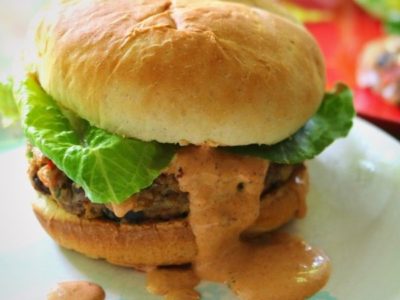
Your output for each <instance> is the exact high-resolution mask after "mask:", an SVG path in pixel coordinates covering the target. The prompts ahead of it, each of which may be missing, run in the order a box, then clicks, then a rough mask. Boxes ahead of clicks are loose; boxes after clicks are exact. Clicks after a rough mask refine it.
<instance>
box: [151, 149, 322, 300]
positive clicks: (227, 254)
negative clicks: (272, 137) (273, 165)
mask: <svg viewBox="0 0 400 300" xmlns="http://www.w3.org/2000/svg"><path fill="white" fill-rule="evenodd" d="M268 165H269V164H268V162H267V161H265V160H262V159H259V158H254V157H244V156H239V155H233V154H227V153H224V152H221V151H218V150H215V149H212V148H208V147H186V148H183V149H182V150H180V152H179V153H178V154H177V157H176V159H175V161H174V164H173V167H172V170H171V172H176V171H177V170H180V173H181V174H182V176H180V177H179V178H178V181H179V184H180V187H181V189H182V190H183V191H185V192H187V193H189V197H190V216H189V221H190V224H191V227H192V230H193V233H194V235H195V238H196V243H197V246H198V254H197V257H196V259H195V261H194V262H193V267H192V268H193V272H188V271H186V273H182V274H178V275H177V274H175V275H174V274H172V273H170V274H169V275H168V276H167V277H168V280H160V277H162V274H160V272H162V271H160V270H162V269H156V270H154V271H153V273H151V272H150V274H149V276H148V287H151V288H149V290H150V291H151V292H153V293H156V294H159V295H164V296H166V299H169V300H181V299H192V298H179V297H174V296H173V292H174V291H179V290H186V291H188V290H190V289H192V290H193V289H194V287H195V284H193V282H190V283H191V284H190V285H187V283H186V279H185V280H183V279H182V276H185V275H184V274H186V275H187V276H188V277H193V276H195V278H197V277H198V278H200V279H203V280H209V281H214V282H220V283H226V284H227V285H228V286H229V287H230V289H231V290H232V291H233V292H234V293H235V294H236V295H237V296H238V297H239V299H245V300H270V299H271V300H272V299H286V300H291V299H293V300H297V299H304V298H306V297H308V296H311V295H313V294H314V293H315V292H317V291H318V290H320V289H321V288H322V287H323V286H324V285H325V283H326V282H327V280H328V278H329V273H330V263H329V259H328V257H327V256H326V255H325V254H324V253H323V252H322V251H320V250H318V249H315V248H312V247H311V246H309V245H308V244H306V243H305V242H304V241H302V240H301V239H299V238H297V237H294V236H291V235H289V234H286V233H279V232H277V233H271V234H265V235H263V236H259V237H257V238H252V239H244V238H243V237H242V233H243V232H244V231H246V229H248V228H249V227H250V226H251V225H253V224H254V223H255V222H256V220H257V218H258V216H259V210H260V195H261V193H262V190H263V187H264V177H265V174H266V172H267V170H268ZM238 185H240V188H238ZM192 279H193V278H192ZM189 281H190V280H189ZM181 283H182V285H180V284H181ZM160 285H163V288H162V289H157V286H160ZM165 291H168V292H165ZM171 295H172V296H171ZM193 299H198V298H193Z"/></svg>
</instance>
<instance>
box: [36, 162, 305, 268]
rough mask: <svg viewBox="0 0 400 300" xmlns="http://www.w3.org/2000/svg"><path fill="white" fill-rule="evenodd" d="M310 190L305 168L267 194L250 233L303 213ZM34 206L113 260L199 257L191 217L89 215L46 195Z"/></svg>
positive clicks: (81, 247)
mask: <svg viewBox="0 0 400 300" xmlns="http://www.w3.org/2000/svg"><path fill="white" fill-rule="evenodd" d="M307 189H308V175H307V171H306V169H305V168H300V169H299V170H297V171H296V172H295V174H293V175H292V177H291V179H290V180H289V181H288V182H287V183H285V184H284V185H282V186H281V187H279V188H278V189H276V190H274V191H272V192H271V193H268V194H267V195H265V196H264V197H263V199H262V201H261V207H260V217H259V219H258V220H257V222H256V224H255V225H254V226H253V227H251V228H250V229H249V230H248V231H247V232H246V234H258V233H261V232H267V231H271V230H273V229H276V228H278V227H280V226H282V225H283V224H285V223H287V222H289V221H290V220H291V219H293V218H295V217H303V216H304V214H305V204H304V198H305V195H306V193H307ZM33 210H34V212H35V214H36V217H37V218H38V220H39V221H40V223H41V225H42V226H43V228H44V229H45V230H46V231H47V233H48V234H49V235H50V236H51V237H52V238H53V239H54V240H55V241H56V242H57V243H58V244H60V245H61V246H63V247H65V248H67V249H72V250H75V251H77V252H80V253H82V254H85V255H87V256H89V257H92V258H101V259H105V260H107V261H108V262H110V263H112V264H116V265H121V266H129V267H135V268H138V269H144V268H146V267H147V266H159V265H181V264H186V263H190V262H192V261H193V260H194V258H195V257H196V253H197V246H196V243H195V238H194V235H193V233H192V230H191V228H190V225H189V221H188V219H187V218H184V219H175V220H171V221H167V222H157V221H149V222H147V223H141V224H119V223H116V222H113V221H108V220H100V219H91V220H89V219H83V218H79V217H77V216H76V215H73V214H70V213H68V212H66V211H64V210H63V209H62V208H60V207H59V206H58V205H57V204H56V202H55V201H53V200H52V199H51V198H50V197H44V196H41V197H40V198H38V199H37V201H35V202H34V203H33Z"/></svg>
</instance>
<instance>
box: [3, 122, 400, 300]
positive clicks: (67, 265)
mask: <svg viewBox="0 0 400 300" xmlns="http://www.w3.org/2000/svg"><path fill="white" fill-rule="evenodd" d="M309 167H310V173H311V180H312V188H311V191H310V195H309V199H308V203H309V213H308V216H307V218H306V219H304V220H300V221H296V222H294V223H293V224H292V225H291V226H290V228H289V229H290V230H292V231H294V232H296V233H298V234H299V235H300V236H303V237H304V238H305V239H306V240H307V241H309V242H310V243H311V244H313V245H316V246H319V247H321V248H322V249H324V250H325V251H326V252H327V253H328V254H329V255H330V257H331V258H332V264H333V273H332V276H331V279H330V281H329V283H328V285H327V286H326V287H325V288H324V289H323V292H322V293H320V294H319V295H318V296H316V297H314V298H313V299H319V300H328V299H340V300H347V299H348V300H398V299H400V144H399V143H398V142H396V141H395V140H393V139H392V138H390V137H389V136H387V135H386V134H384V133H383V132H381V131H380V130H378V129H376V128H374V127H372V126H371V125H369V124H367V123H366V122H364V121H361V120H357V121H356V123H355V127H354V128H353V130H352V132H351V134H350V135H349V137H348V138H346V139H342V140H340V141H338V142H336V143H335V144H334V145H333V146H332V147H330V148H329V150H327V151H325V152H324V153H323V154H322V155H321V156H319V157H318V158H316V159H314V160H313V161H311V162H309ZM0 187H1V189H0V193H1V204H2V206H1V214H0V286H1V288H0V299H8V300H11V299H16V300H24V299H29V300H35V299H38V300H39V299H40V300H43V299H45V298H46V294H47V292H48V291H49V290H50V289H51V288H52V287H53V286H54V285H55V284H56V283H57V282H59V281H65V280H77V279H86V280H91V281H94V282H97V283H99V284H101V285H102V286H103V287H104V288H105V290H106V292H107V299H108V300H117V299H118V300H122V299H124V300H130V299H147V300H151V299H161V298H160V297H155V296H151V295H149V294H148V293H147V292H146V290H145V277H144V276H143V274H140V273H138V272H135V271H132V270H130V269H127V268H119V267H113V266H111V265H109V264H107V263H105V262H103V261H96V260H92V259H88V258H86V257H83V256H81V255H79V254H76V253H74V252H72V251H68V250H64V249H61V248H59V247H58V246H56V245H55V244H54V243H53V242H52V241H51V240H50V238H48V237H47V235H46V234H45V233H44V232H43V230H42V229H41V227H40V225H39V223H38V222H37V221H36V220H35V218H34V216H33V213H32V212H31V210H30V205H29V202H30V200H31V199H33V197H35V193H34V192H33V191H32V188H31V187H30V185H29V183H28V180H27V177H26V162H25V158H24V149H22V148H19V149H17V150H14V151H9V152H5V153H3V154H1V155H0ZM200 290H201V292H202V294H203V298H202V299H210V300H211V299H214V300H215V299H226V300H228V299H235V297H233V296H232V295H231V294H229V291H228V290H227V289H226V288H225V287H223V286H221V285H217V284H209V283H203V284H202V285H201V286H200ZM329 295H330V296H329Z"/></svg>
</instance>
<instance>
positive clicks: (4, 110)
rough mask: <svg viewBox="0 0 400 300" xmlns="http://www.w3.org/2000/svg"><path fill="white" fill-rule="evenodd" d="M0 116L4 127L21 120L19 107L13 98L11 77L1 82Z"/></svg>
mask: <svg viewBox="0 0 400 300" xmlns="http://www.w3.org/2000/svg"><path fill="white" fill-rule="evenodd" d="M0 115H1V121H2V126H3V127H8V126H10V125H12V124H13V123H15V122H16V121H18V120H19V111H18V106H17V104H16V103H15V100H14V96H13V81H12V79H11V78H10V77H9V78H5V79H2V80H0Z"/></svg>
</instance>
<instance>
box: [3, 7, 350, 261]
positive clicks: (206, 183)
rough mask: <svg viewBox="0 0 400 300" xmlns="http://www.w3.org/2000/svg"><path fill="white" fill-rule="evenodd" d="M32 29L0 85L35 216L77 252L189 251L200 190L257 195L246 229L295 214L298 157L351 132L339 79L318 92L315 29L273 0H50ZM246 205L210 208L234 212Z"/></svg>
mask: <svg viewBox="0 0 400 300" xmlns="http://www.w3.org/2000/svg"><path fill="white" fill-rule="evenodd" d="M236 2H238V1H236ZM34 28H35V30H34V35H33V45H34V46H33V48H32V49H31V50H30V53H29V54H30V56H31V57H33V58H31V60H30V61H29V64H27V65H29V67H26V68H25V70H26V71H25V72H24V74H23V76H22V78H19V79H16V78H15V79H14V80H12V81H10V82H11V83H10V84H3V85H2V88H3V89H6V88H10V86H11V85H12V86H13V97H14V99H15V102H16V104H17V106H18V108H19V111H20V114H21V118H22V124H23V127H24V131H25V134H26V137H27V142H28V159H29V171H28V174H29V178H30V180H31V182H32V185H33V187H34V188H35V189H36V191H37V192H38V194H39V197H38V199H37V200H36V201H35V202H34V204H33V210H34V212H35V214H36V216H37V218H38V220H39V221H40V223H41V225H42V226H43V227H44V229H45V230H46V231H47V233H48V234H49V235H50V236H51V237H52V238H53V239H54V240H55V241H56V242H57V243H58V244H60V245H61V246H63V247H65V248H68V249H73V250H75V251H77V252H80V253H83V254H85V255H87V256H89V257H93V258H101V259H105V260H107V261H109V262H111V263H113V264H117V265H122V266H133V267H136V268H140V269H143V268H144V267H147V266H165V265H183V264H188V263H191V262H193V261H195V260H196V257H197V256H198V252H199V247H198V241H199V239H198V236H197V235H196V232H194V231H193V230H192V229H193V225H194V224H193V219H192V214H193V211H192V209H193V208H194V206H193V199H194V198H196V197H200V196H199V195H203V196H202V197H200V198H201V199H202V200H204V201H203V202H202V203H203V204H204V203H207V201H209V202H210V205H215V202H217V203H222V202H224V201H225V200H226V199H228V198H229V199H236V196H235V195H247V196H246V197H247V198H251V197H252V199H253V198H254V199H256V203H257V213H256V215H254V216H253V217H252V220H253V221H254V222H253V221H252V224H249V225H250V226H247V225H246V228H245V229H244V230H242V231H243V234H244V235H246V236H258V235H260V234H263V233H265V232H270V231H273V230H275V229H277V228H279V227H281V226H282V225H284V224H286V223H288V222H289V221H291V220H292V219H295V218H302V217H304V216H305V213H306V202H305V199H306V194H307V190H308V182H309V179H308V173H307V168H306V166H305V164H304V162H305V161H306V160H308V159H311V158H313V157H315V156H316V155H318V154H319V153H320V152H322V151H323V150H324V149H325V148H326V147H327V146H328V145H329V144H331V143H332V142H333V141H334V140H335V139H337V138H339V137H343V136H345V135H347V133H348V131H349V130H350V128H351V124H352V117H353V116H354V110H353V106H352V100H351V93H350V91H349V89H348V88H347V87H345V86H344V85H338V86H337V87H336V89H335V90H334V91H333V92H330V93H325V69H324V63H323V58H322V55H321V52H320V50H319V48H318V46H317V44H316V42H315V40H314V39H313V38H312V36H311V35H310V34H309V33H308V32H307V31H306V29H305V28H304V27H303V26H302V25H301V24H299V23H298V22H297V21H295V20H294V19H293V18H292V17H290V16H289V15H288V14H287V13H286V12H285V11H283V10H282V9H281V8H280V7H278V6H275V5H274V4H272V3H269V4H268V5H267V6H266V9H261V8H257V7H253V6H250V5H246V4H244V3H233V2H227V1H183V0H177V1H166V0H140V1H139V0H112V1H111V0H109V1H108V0H79V1H62V2H61V3H58V4H54V5H52V6H51V7H50V8H49V9H48V10H47V11H45V12H44V13H43V14H42V15H41V16H40V17H39V18H38V21H37V25H36V26H35V27H34ZM189 179H190V180H189ZM198 186H201V188H202V189H201V191H200V189H199V188H198ZM204 195H206V196H204ZM238 197H239V196H238ZM246 197H244V198H243V199H245V198H246ZM239 198H240V197H239ZM239 198H238V199H239ZM247 198H246V199H247ZM240 199H242V198H240ZM246 201H247V200H246ZM246 201H243V202H240V204H238V205H239V206H240V207H241V208H240V210H242V211H243V214H242V213H239V214H238V215H237V217H235V218H233V217H232V218H231V217H229V216H230V215H229V213H228V217H226V218H225V217H224V216H225V215H226V211H224V210H223V209H222V212H221V210H220V213H219V215H220V216H219V217H218V218H220V219H221V220H222V219H223V221H221V222H224V224H225V225H226V224H231V223H232V222H234V221H236V219H240V218H241V216H242V215H245V213H244V212H245V211H246V209H245V208H246V207H247V203H246ZM211 202H213V203H214V204H211ZM196 203H197V204H198V203H199V202H196ZM196 209H198V207H197V208H196ZM212 209H214V208H212ZM215 210H217V208H215ZM211 211H213V210H211ZM224 214H225V215H224ZM221 216H222V217H221ZM232 220H233V221H232ZM207 222H208V221H207ZM208 224H209V225H210V226H211V225H212V224H211V222H209V223H208ZM225 225H224V226H225ZM228 227H229V226H228ZM211 232H212V229H211ZM211 232H210V234H211V235H212V233H211Z"/></svg>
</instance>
